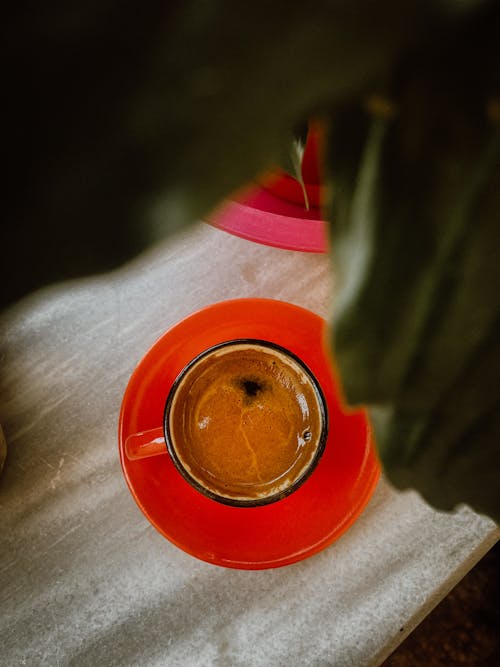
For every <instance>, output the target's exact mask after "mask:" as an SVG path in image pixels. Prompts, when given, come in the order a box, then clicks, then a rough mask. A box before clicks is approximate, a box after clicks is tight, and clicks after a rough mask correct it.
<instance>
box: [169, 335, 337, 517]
mask: <svg viewBox="0 0 500 667" xmlns="http://www.w3.org/2000/svg"><path fill="white" fill-rule="evenodd" d="M241 344H243V345H260V346H261V347H269V348H271V349H274V350H276V351H278V352H281V353H282V354H285V355H286V356H288V357H290V358H291V359H292V360H293V361H295V363H297V365H298V366H299V367H300V368H301V369H302V370H303V371H304V372H305V373H306V375H307V377H308V378H309V380H310V381H311V385H312V386H313V388H314V391H315V393H316V396H317V398H318V403H319V408H320V413H321V423H322V428H321V434H320V437H319V442H318V446H317V449H316V453H315V455H314V458H313V459H312V461H311V463H310V464H309V466H308V468H306V470H305V471H304V472H303V473H302V475H301V476H300V477H298V478H297V479H296V480H295V482H293V484H290V486H289V487H287V488H286V489H283V490H282V491H279V492H277V493H274V494H272V495H270V496H266V497H264V498H257V499H247V500H244V499H238V498H229V497H227V496H223V495H220V494H217V493H215V492H213V491H210V490H209V489H207V488H205V487H204V486H203V485H202V484H200V483H199V482H198V480H196V479H195V478H194V477H193V476H192V475H190V473H189V472H188V471H187V470H186V469H185V468H184V466H183V464H182V462H181V461H180V459H179V457H178V456H177V452H176V451H175V447H174V445H173V443H172V438H171V435H170V425H169V415H170V408H171V406H172V402H173V399H174V396H175V393H176V391H177V388H178V387H179V385H180V384H181V382H182V380H183V379H184V377H185V375H186V374H187V373H188V372H189V371H190V370H191V368H192V367H193V366H194V365H195V364H196V363H198V362H199V361H200V360H201V359H203V358H204V357H206V356H208V355H209V354H211V353H212V352H214V351H215V350H220V349H221V348H224V347H230V346H233V345H241ZM163 431H164V435H165V442H166V445H167V449H168V453H169V454H170V458H171V459H172V462H173V464H174V465H175V467H176V468H177V470H178V471H179V472H180V474H181V475H182V476H183V477H184V479H185V480H186V481H187V482H188V483H189V484H190V486H192V487H193V488H194V489H196V490H197V491H199V492H200V493H201V494H202V495H204V496H205V497H207V498H210V499H211V500H215V501H217V502H219V503H222V504H224V505H231V506H232V507H261V506H262V505H269V504H271V503H275V502H277V501H278V500H282V499H283V498H286V497H287V496H289V495H290V494H291V493H293V492H294V491H296V490H297V489H298V488H299V487H300V486H302V484H303V483H304V482H305V481H306V480H307V479H308V478H309V476H310V475H311V474H312V472H313V471H314V469H315V468H316V466H317V464H318V462H319V460H320V458H321V456H322V454H323V452H324V450H325V446H326V441H327V437H328V410H327V404H326V400H325V396H324V394H323V391H322V389H321V386H320V384H319V382H318V380H317V379H316V377H315V376H314V374H313V373H312V372H311V370H310V369H309V368H308V366H307V365H306V364H305V363H304V362H303V361H302V359H300V357H298V356H297V355H296V354H294V353H293V352H290V350H287V349H286V348H285V347H283V346H281V345H278V344H277V343H273V342H271V341H268V340H262V339H258V338H235V339H233V340H227V341H224V342H222V343H216V344H215V345H212V346H211V347H209V348H207V349H206V350H203V351H202V352H200V353H199V354H197V355H196V356H195V357H194V358H193V359H191V361H189V362H188V363H187V364H186V366H184V368H183V369H182V370H181V372H180V373H179V375H178V376H177V377H176V378H175V380H174V382H173V384H172V386H171V388H170V391H169V394H168V397H167V401H166V403H165V411H164V414H163Z"/></svg>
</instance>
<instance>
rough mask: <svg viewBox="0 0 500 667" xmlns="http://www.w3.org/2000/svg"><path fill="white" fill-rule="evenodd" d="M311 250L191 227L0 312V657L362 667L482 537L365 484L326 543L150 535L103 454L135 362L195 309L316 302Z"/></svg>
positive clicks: (317, 307)
mask: <svg viewBox="0 0 500 667" xmlns="http://www.w3.org/2000/svg"><path fill="white" fill-rule="evenodd" d="M330 293H331V282H330V266H329V262H328V259H327V257H325V256H321V255H311V254H304V253H299V252H292V251H285V250H280V249H274V248H268V247H265V246H261V245H258V244H254V243H251V242H248V241H244V240H242V239H238V238H236V237H233V236H230V235H228V234H226V233H224V232H221V231H219V230H216V229H213V228H211V227H209V226H208V225H203V224H200V225H196V226H194V227H192V228H191V229H190V230H188V231H187V232H185V233H184V234H182V235H180V236H178V237H176V238H173V239H171V240H169V241H168V242H166V243H164V244H162V245H160V246H157V247H156V248H154V249H153V250H152V251H150V252H148V253H146V254H144V255H142V256H141V257H139V258H138V259H137V260H135V261H134V262H132V263H131V264H130V265H128V266H126V267H124V268H123V269H122V270H120V271H118V272H115V273H113V274H111V275H106V276H101V277H97V278H92V279H87V280H82V281H78V282H75V283H71V284H65V285H60V286H58V287H55V288H52V289H49V290H45V291H43V292H40V293H38V294H35V295H33V296H31V297H29V298H28V299H26V300H25V301H23V302H22V303H21V304H19V305H18V306H16V307H15V308H13V309H11V310H10V311H7V312H6V313H4V315H3V317H2V318H1V320H0V373H1V375H0V423H2V425H3V428H4V431H5V434H6V437H7V441H8V443H9V456H8V460H7V463H6V467H5V471H4V474H3V477H2V478H1V479H0V525H1V537H0V600H1V601H0V664H1V665H6V666H8V667H11V666H14V665H48V666H50V667H55V666H59V665H60V666H62V665H75V666H78V667H85V666H86V665H89V666H92V667H95V666H99V667H101V666H108V665H120V666H128V665H134V666H135V665H137V666H141V667H146V666H149V665H158V666H160V665H161V666H164V665H179V666H184V665H186V666H189V667H192V666H197V665H200V666H203V667H207V666H211V665H214V666H218V667H219V666H220V667H254V666H260V665H262V666H266V667H267V666H269V665H273V666H276V665H286V666H290V665H292V666H295V665H300V666H302V665H312V666H314V667H326V666H327V665H328V666H330V665H331V666H335V667H343V666H348V665H349V666H352V667H363V666H365V665H378V664H379V663H380V662H381V661H382V660H383V659H384V658H385V657H386V656H387V655H388V654H389V653H390V652H391V651H392V650H393V649H394V648H395V647H396V646H397V644H398V643H399V642H400V641H402V639H404V637H405V636H406V635H407V634H408V633H409V632H410V631H411V630H412V629H413V628H414V627H415V625H416V624H417V623H418V622H419V621H420V620H421V619H422V618H423V617H424V616H425V615H426V614H427V613H428V612H429V611H430V609H431V608H432V607H433V606H434V605H435V604H437V602H439V600H440V599H441V598H442V597H443V596H444V595H445V594H446V593H447V592H448V591H449V590H450V588H451V587H452V586H453V585H454V584H455V583H456V582H457V581H458V580H459V579H460V578H461V577H462V576H463V575H464V574H465V573H466V572H467V571H468V570H469V569H470V568H471V567H472V566H473V565H474V564H475V562H476V561H477V560H478V559H479V558H480V557H481V556H482V555H483V554H484V553H485V552H486V551H487V550H488V549H489V548H490V547H491V546H492V545H493V544H494V542H495V541H496V540H497V539H498V537H499V533H498V530H497V528H496V527H495V525H494V524H493V522H491V521H490V520H488V519H486V518H484V517H480V516H478V515H477V514H475V513H474V512H472V511H471V510H469V509H466V508H464V509H462V510H460V511H459V512H458V513H456V514H453V515H450V514H444V513H438V512H436V511H434V510H432V509H430V508H429V507H428V506H427V505H426V504H425V503H424V502H423V501H421V500H420V498H419V497H418V496H417V495H416V494H415V493H413V492H412V493H403V494H401V493H396V492H395V491H394V490H392V489H391V488H390V487H389V486H388V484H387V483H386V482H384V480H382V481H381V482H380V483H379V485H378V488H377V490H376V492H375V494H374V496H373V498H372V500H371V502H370V503H369V505H368V507H367V509H366V510H365V512H364V513H363V514H362V516H361V517H360V518H359V519H358V521H357V522H356V523H355V524H354V525H353V526H352V528H351V529H350V530H349V531H348V532H347V533H346V534H345V535H344V536H342V537H341V538H340V539H339V540H338V541H337V542H336V543H334V544H333V545H332V546H330V547H329V548H327V549H326V550H324V551H323V552H321V553H320V554H318V555H316V556H313V557H312V558H309V559H308V560H305V561H302V562H300V563H297V564H295V565H291V566H288V567H284V568H280V569H276V570H264V571H256V572H251V571H240V570H227V569H223V568H219V567H216V566H213V565H209V564H207V563H204V562H202V561H199V560H197V559H195V558H193V557H191V556H189V555H187V554H185V553H184V552H182V551H180V550H179V549H177V548H176V547H175V546H173V545H172V544H170V543H169V542H168V541H167V540H165V539H164V538H163V537H162V536H161V535H160V534H159V533H158V532H157V531H156V530H155V529H154V528H153V527H152V526H151V525H150V524H149V523H148V521H147V519H146V518H145V517H144V515H143V514H142V513H141V511H140V510H139V509H138V507H137V506H136V504H135V502H134V500H133V498H132V496H131V495H130V493H129V491H128V488H127V486H126V483H125V481H124V478H123V475H122V472H121V467H120V463H119V460H118V451H117V435H116V434H117V421H118V414H119V409H120V403H121V399H122V395H123V392H124V389H125V387H126V384H127V382H128V379H129V377H130V374H131V373H132V371H133V369H134V367H135V365H136V364H137V362H138V361H139V360H140V358H141V357H142V356H143V355H144V353H145V352H146V351H147V349H148V348H149V347H150V346H151V345H152V344H153V342H154V341H155V340H156V339H157V338H158V337H159V336H160V335H161V334H162V333H163V332H164V331H165V330H166V329H168V328H169V327H170V326H171V325H173V324H174V323H175V322H177V321H178V320H179V319H181V318H182V317H184V316H186V315H188V314H190V313H192V312H194V311H196V310H198V309H199V308H201V307H202V306H205V305H207V304H210V303H213V302H215V301H221V300H225V299H231V298H238V297H251V296H259V297H270V298H274V299H280V300H284V301H289V302H292V303H296V304H298V305H301V306H304V307H306V308H308V309H310V310H312V311H314V312H316V313H318V314H320V315H321V316H323V317H327V316H328V312H329V295H330Z"/></svg>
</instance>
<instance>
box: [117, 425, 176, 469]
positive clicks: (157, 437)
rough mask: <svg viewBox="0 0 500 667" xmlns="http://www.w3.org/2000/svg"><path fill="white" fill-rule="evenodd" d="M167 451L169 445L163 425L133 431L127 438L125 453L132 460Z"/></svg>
mask: <svg viewBox="0 0 500 667" xmlns="http://www.w3.org/2000/svg"><path fill="white" fill-rule="evenodd" d="M166 453H167V446H166V444H165V436H164V434H163V428H161V427H159V428H152V429H150V430H149V431H141V432H139V433H133V434H131V435H129V436H128V438H127V439H126V440H125V454H126V456H127V458H128V459H130V460H131V461H136V460H138V459H146V458H148V457H150V456H158V454H166Z"/></svg>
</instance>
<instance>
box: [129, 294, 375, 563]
mask: <svg viewBox="0 0 500 667" xmlns="http://www.w3.org/2000/svg"><path fill="white" fill-rule="evenodd" d="M324 334H325V322H324V320H322V319H321V318H320V317H318V316H317V315H315V314H313V313H311V312H309V311H307V310H304V309H303V308H299V307H298V306H295V305H292V304H289V303H284V302H281V301H274V300H269V299H238V300H235V301H224V302H221V303H216V304H214V305H212V306H209V307H207V308H204V309H203V310H200V311H198V312H196V313H194V314H193V315H191V316H189V317H187V318H186V319H184V320H182V321H181V322H179V323H178V324H176V325H175V326H173V327H172V328H171V329H169V330H168V331H167V332H166V333H165V334H164V335H163V336H162V337H161V338H160V339H159V340H158V341H157V342H156V343H155V344H154V345H153V347H152V348H151V349H150V350H149V352H147V354H146V355H145V356H144V357H143V359H142V360H141V361H140V363H139V365H138V366H137V368H136V369H135V371H134V373H133V374H132V377H131V378H130V381H129V383H128V386H127V389H126V391H125V395H124V397H123V402H122V408H121V413H120V422H119V447H120V459H121V464H122V468H123V472H124V475H125V478H126V480H127V483H128V486H129V488H130V491H131V493H132V495H133V496H134V498H135V500H136V502H137V504H138V505H139V507H140V508H141V509H142V511H143V512H144V514H145V515H146V517H147V518H148V519H149V520H150V521H151V523H152V524H153V525H154V526H155V527H156V528H157V529H158V530H159V531H160V533H162V534H163V535H164V536H165V537H166V538H168V539H169V540H170V541H171V542H173V543H174V544H176V545H177V546H178V547H180V548H181V549H183V550H184V551H186V552H188V553H189V554H191V555H193V556H196V557H197V558H200V559H202V560H205V561H207V562H209V563H213V564H216V565H221V566H225V567H234V568H242V569H263V568H269V567H279V566H282V565H288V564H290V563H294V562H296V561H299V560H302V559H304V558H307V557H308V556H311V555H312V554H314V553H316V552H318V551H320V550H321V549H324V548H325V547H326V546H328V545H329V544H331V543H332V542H333V541H334V540H335V539H336V538H338V537H339V536H340V535H341V534H342V533H344V532H345V531H346V530H347V528H348V527H349V526H350V525H351V524H352V523H353V522H354V521H355V520H356V518H357V517H358V516H359V515H360V513H361V512H362V510H363V509H364V507H365V506H366V504H367V503H368V500H369V499H370V497H371V495H372V493H373V491H374V489H375V486H376V483H377V481H378V478H379V475H380V468H379V464H378V461H377V458H376V454H375V451H374V448H373V444H372V442H371V439H370V433H369V427H368V423H367V419H366V415H365V413H364V412H363V411H356V412H352V411H347V410H346V409H344V408H343V407H342V406H341V405H340V399H339V395H338V390H337V387H336V383H335V380H334V378H333V377H332V371H331V364H330V362H329V359H328V354H327V353H326V352H325V351H324V347H323V339H324ZM235 338H258V339H263V340H269V341H271V342H274V343H278V344H279V345H282V346H283V347H285V348H287V349H288V350H290V351H291V352H293V353H295V354H296V355H297V356H299V357H300V358H301V359H302V360H303V361H304V362H305V364H306V365H307V366H308V367H309V368H310V370H311V371H312V373H313V374H314V375H315V376H316V378H317V379H318V381H319V383H320V385H321V387H322V389H323V392H324V394H325V397H326V401H327V404H328V411H329V420H330V432H329V436H328V441H327V444H326V448H325V451H324V454H323V456H322V458H321V460H320V462H319V464H318V466H317V468H316V469H315V470H314V472H313V473H312V475H311V477H310V478H309V479H308V480H307V481H306V482H305V483H304V484H303V486H302V487H300V488H299V489H298V490H297V491H295V492H294V493H293V494H292V495H290V496H288V497H287V498H285V499H283V500H280V501H278V502H276V503H273V504H271V505H266V506H263V507H255V508H237V507H230V506H227V505H222V504H220V503H217V502H216V501H214V500H210V499H209V498H206V497H205V496H203V495H201V494H200V493H199V492H197V491H195V490H194V489H193V488H192V487H191V486H190V485H189V484H188V483H187V482H186V481H185V480H184V478H183V477H182V476H181V475H180V473H179V472H178V471H177V470H176V468H175V467H174V465H173V463H172V462H171V460H170V458H169V456H168V454H167V453H165V455H160V456H156V457H152V458H148V459H141V460H135V461H130V460H129V459H127V458H126V456H125V454H124V443H125V440H126V438H127V437H128V435H130V434H132V433H137V432H139V431H145V430H148V429H152V428H155V427H158V426H161V424H162V420H163V410H164V405H165V400H166V397H167V394H168V392H169V389H170V386H171V384H172V382H173V381H174V380H175V378H176V376H177V375H178V373H179V372H180V371H181V370H182V368H183V367H184V366H185V365H186V364H187V362H188V361H190V360H191V359H192V358H193V357H195V356H196V355H197V354H198V353H199V352H201V351H202V350H204V349H206V348H208V347H210V346H211V345H214V344H216V343H220V342H223V341H225V340H231V339H235Z"/></svg>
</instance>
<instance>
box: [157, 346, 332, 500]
mask: <svg viewBox="0 0 500 667" xmlns="http://www.w3.org/2000/svg"><path fill="white" fill-rule="evenodd" d="M324 427H325V424H324V408H323V404H322V402H321V399H320V397H319V395H318V393H317V391H316V390H315V387H314V383H313V380H312V378H311V376H309V374H308V373H307V372H306V371H305V369H304V368H303V367H302V366H301V365H300V364H299V362H297V361H296V360H295V359H293V358H292V357H289V356H288V355H287V354H286V353H284V352H282V351H281V350H279V349H275V348H271V347H268V346H266V345H263V344H261V343H235V344H231V345H226V346H223V347H220V348H218V349H216V350H214V351H213V352H211V353H210V354H208V355H207V356H202V357H201V358H200V359H198V360H197V361H195V362H194V363H193V365H192V366H191V367H190V368H189V369H188V371H187V372H186V374H185V376H184V377H183V378H182V379H181V381H180V382H179V384H178V386H177V389H176V392H175V395H174V397H173V399H172V402H171V405H170V413H169V419H168V432H169V436H170V441H171V446H172V448H173V450H174V452H175V456H176V458H177V460H178V463H180V464H181V466H182V467H183V468H184V470H185V471H186V472H187V473H188V475H189V476H190V477H191V478H192V480H194V482H195V484H197V485H198V486H199V487H201V488H202V489H204V490H205V491H208V492H209V494H215V495H217V496H221V497H222V498H226V499H228V500H233V501H239V502H250V503H251V502H253V501H259V500H263V499H266V498H269V497H271V496H274V495H276V494H280V493H283V492H286V491H287V489H288V488H289V487H291V486H293V485H294V484H295V483H296V482H297V481H298V480H300V479H301V478H302V477H303V476H304V475H306V473H307V472H308V470H309V468H310V466H311V464H312V462H313V461H314V460H315V458H316V456H317V454H318V451H319V449H320V448H321V446H322V444H323V440H324V438H323V436H324Z"/></svg>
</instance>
